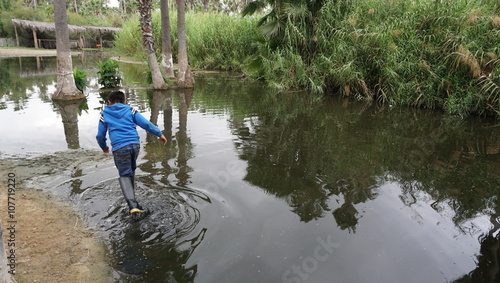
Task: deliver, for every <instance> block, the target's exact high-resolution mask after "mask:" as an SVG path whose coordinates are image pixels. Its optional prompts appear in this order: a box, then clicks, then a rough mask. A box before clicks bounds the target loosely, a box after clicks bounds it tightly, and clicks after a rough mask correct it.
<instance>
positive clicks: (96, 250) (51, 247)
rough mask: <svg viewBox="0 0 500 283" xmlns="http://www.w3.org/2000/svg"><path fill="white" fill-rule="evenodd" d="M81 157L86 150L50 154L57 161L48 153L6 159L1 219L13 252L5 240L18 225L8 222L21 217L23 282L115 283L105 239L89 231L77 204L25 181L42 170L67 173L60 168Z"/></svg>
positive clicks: (18, 240) (0, 168)
mask: <svg viewBox="0 0 500 283" xmlns="http://www.w3.org/2000/svg"><path fill="white" fill-rule="evenodd" d="M77 155H85V153H79V152H78V151H76V153H74V154H67V153H65V154H61V155H57V154H56V155H54V156H51V157H50V160H51V161H52V162H47V160H46V159H47V157H45V158H44V157H41V158H35V159H5V158H2V159H0V180H1V181H0V219H1V220H2V224H3V233H4V245H5V246H6V247H5V248H6V252H7V255H9V250H10V249H11V247H8V246H7V242H5V241H6V239H7V238H12V237H11V236H10V234H9V233H10V231H9V230H7V228H8V227H10V226H8V225H11V224H12V223H13V222H10V223H9V222H8V221H9V220H15V221H16V222H15V223H14V225H15V235H14V236H15V247H16V250H15V257H16V275H15V276H14V279H15V280H16V281H17V282H111V281H112V279H111V269H110V268H109V266H108V263H107V259H106V251H107V250H106V247H105V245H104V243H103V242H102V241H101V240H100V239H98V238H97V237H96V236H95V235H94V234H93V233H91V232H89V230H88V229H87V228H86V227H85V223H82V221H81V219H80V218H79V216H78V214H77V213H75V211H74V210H73V208H72V207H70V205H69V204H67V203H65V202H63V201H62V200H60V199H58V198H57V197H55V196H53V195H51V193H49V192H46V191H41V190H37V189H33V188H27V187H26V182H25V180H27V179H29V178H32V177H37V175H38V176H39V174H47V173H51V174H56V175H58V176H61V171H59V170H62V169H61V168H65V169H67V168H68V167H67V166H68V165H69V164H75V157H76V156H77ZM90 155H92V154H90ZM44 160H45V161H44ZM64 160H66V161H64ZM66 163H67V164H66ZM57 164H58V165H57ZM9 173H11V174H10V177H12V178H9ZM14 178H15V184H16V191H15V195H11V197H14V199H11V203H10V208H8V206H9V204H8V200H7V193H8V189H7V187H8V184H12V183H13V182H14V181H9V179H14ZM11 187H12V186H11ZM13 209H14V210H13ZM9 210H10V211H9ZM11 212H14V213H11ZM9 213H10V215H13V216H14V218H10V217H9Z"/></svg>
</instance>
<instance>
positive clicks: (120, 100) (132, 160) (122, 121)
mask: <svg viewBox="0 0 500 283" xmlns="http://www.w3.org/2000/svg"><path fill="white" fill-rule="evenodd" d="M125 103H126V101H125V94H124V93H123V92H122V91H119V90H116V91H112V92H111V93H110V94H109V97H108V106H106V107H105V108H104V110H103V111H102V112H101V117H100V119H99V127H98V131H97V136H96V139H97V143H98V144H99V146H100V147H101V149H102V151H103V152H104V153H109V147H108V146H107V144H106V132H109V139H110V140H111V147H112V150H113V157H114V160H115V165H116V168H117V169H118V173H119V175H120V177H119V179H118V180H119V183H120V187H121V189H122V192H123V196H124V197H125V200H126V201H127V204H128V207H129V212H130V214H135V213H138V212H144V210H143V209H142V207H141V206H140V205H139V203H137V201H136V199H135V193H134V172H135V168H136V167H137V166H136V160H137V156H138V155H139V149H140V146H139V134H138V133H137V129H136V125H139V126H140V127H141V128H143V129H144V130H146V131H147V132H149V133H151V134H153V135H156V136H158V137H159V138H160V141H161V142H162V143H163V145H165V144H166V143H167V139H166V138H165V136H164V135H163V134H162V132H161V131H160V129H158V127H157V126H155V125H153V123H151V122H149V121H148V120H146V118H144V116H142V115H141V114H140V113H139V112H138V111H137V109H134V108H132V107H131V106H129V105H126V104H125Z"/></svg>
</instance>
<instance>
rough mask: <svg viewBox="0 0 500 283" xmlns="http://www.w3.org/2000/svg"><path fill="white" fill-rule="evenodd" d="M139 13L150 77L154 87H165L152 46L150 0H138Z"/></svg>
mask: <svg viewBox="0 0 500 283" xmlns="http://www.w3.org/2000/svg"><path fill="white" fill-rule="evenodd" d="M138 2H139V13H140V15H141V20H140V28H141V32H142V40H143V41H142V42H143V45H144V49H146V53H147V55H148V62H149V68H150V69H151V77H152V79H153V88H154V89H167V84H166V83H165V80H164V79H163V76H162V74H161V71H160V66H159V65H158V61H156V54H155V48H154V38H153V24H152V17H151V6H152V2H151V0H138Z"/></svg>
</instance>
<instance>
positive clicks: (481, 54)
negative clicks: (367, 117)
mask: <svg viewBox="0 0 500 283" xmlns="http://www.w3.org/2000/svg"><path fill="white" fill-rule="evenodd" d="M280 3H281V5H280V6H279V7H280V9H277V10H279V11H280V13H281V14H280V15H279V16H276V13H278V12H276V11H274V10H273V11H271V13H269V14H267V15H264V14H260V15H257V17H243V18H239V17H236V16H229V15H227V14H214V13H212V14H210V13H190V14H189V15H188V16H187V25H188V28H187V32H188V50H189V54H190V62H191V64H192V65H193V66H195V67H198V68H211V69H223V70H241V71H244V72H245V73H247V74H250V75H252V76H253V77H256V78H262V79H264V80H266V81H267V82H268V83H269V84H270V85H272V86H274V87H276V88H278V89H283V90H290V89H306V90H309V91H310V92H312V93H322V94H323V93H326V94H340V95H344V96H353V97H355V98H357V99H365V100H376V101H379V102H384V103H388V104H390V105H402V106H413V107H425V108H438V109H444V110H445V111H446V112H448V113H451V114H458V115H462V116H466V115H469V114H493V115H496V116H499V115H500V61H499V57H498V56H500V4H498V3H495V1H481V0H476V1H435V0H427V1H425V0H424V1H415V2H413V3H412V4H410V2H408V1H403V0H393V1H371V0H338V1H324V2H319V3H320V4H318V5H321V6H320V7H319V8H318V6H314V7H309V6H310V5H309V6H308V5H307V3H309V2H307V3H306V2H303V1H302V2H300V1H299V2H293V3H292V2H280ZM272 13H274V14H272ZM270 15H272V16H273V17H271V16H270ZM155 17H156V20H155V25H156V27H158V26H159V15H158V14H156V16H155ZM173 18H174V20H175V17H173ZM136 22H137V18H132V19H130V21H129V22H127V23H125V25H124V27H123V28H124V31H123V32H122V34H120V35H119V37H118V40H117V49H118V50H119V51H120V53H123V54H127V55H128V56H137V54H140V56H143V55H142V52H141V50H140V47H137V48H136V47H134V46H140V44H139V42H137V44H133V45H134V46H132V45H131V44H130V42H133V40H134V39H135V40H139V38H140V37H139V36H138V35H137V32H136V26H137V24H136ZM259 24H260V28H259V29H256V26H258V25H259ZM174 26H175V25H174ZM157 30H158V28H157ZM156 38H157V42H159V32H158V31H157V35H156ZM174 38H175V29H174ZM174 40H175V39H174ZM174 46H175V43H174ZM159 48H160V47H158V50H159Z"/></svg>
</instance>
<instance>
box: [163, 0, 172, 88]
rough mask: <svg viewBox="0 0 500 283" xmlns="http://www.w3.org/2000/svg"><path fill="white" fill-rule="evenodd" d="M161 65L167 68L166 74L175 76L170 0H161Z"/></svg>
mask: <svg viewBox="0 0 500 283" xmlns="http://www.w3.org/2000/svg"><path fill="white" fill-rule="evenodd" d="M160 4H161V6H160V10H161V65H162V67H163V68H165V76H166V77H167V78H169V79H173V78H175V74H174V60H173V59H172V38H171V36H170V15H169V10H168V0H161V3H160Z"/></svg>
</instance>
